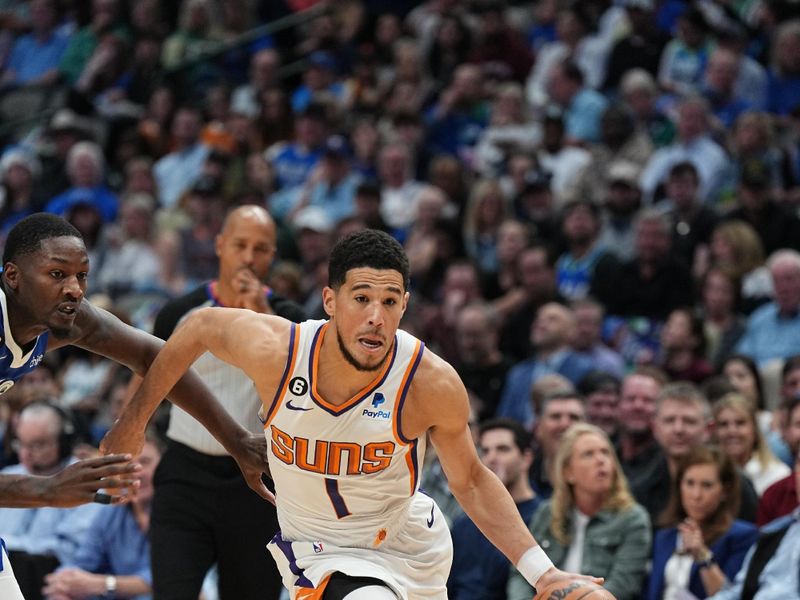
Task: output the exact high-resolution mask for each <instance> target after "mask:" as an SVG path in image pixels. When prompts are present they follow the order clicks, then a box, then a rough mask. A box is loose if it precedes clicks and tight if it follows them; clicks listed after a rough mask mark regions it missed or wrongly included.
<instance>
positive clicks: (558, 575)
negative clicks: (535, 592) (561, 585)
mask: <svg viewBox="0 0 800 600" xmlns="http://www.w3.org/2000/svg"><path fill="white" fill-rule="evenodd" d="M576 579H579V580H584V581H591V582H592V583H594V584H596V585H603V582H604V581H605V579H603V578H602V577H592V576H591V575H581V574H579V573H568V572H567V571H562V570H561V569H556V568H555V567H550V569H548V570H547V571H545V572H544V575H542V576H541V577H539V581H537V582H536V587H537V588H539V589H540V590H543V589H544V588H546V587H547V586H548V585H550V584H551V583H555V582H556V581H561V580H564V581H575V580H576Z"/></svg>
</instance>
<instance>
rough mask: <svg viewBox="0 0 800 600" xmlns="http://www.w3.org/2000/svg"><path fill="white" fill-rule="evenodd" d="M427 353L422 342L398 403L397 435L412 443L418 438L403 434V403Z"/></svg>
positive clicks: (415, 458) (405, 441)
mask: <svg viewBox="0 0 800 600" xmlns="http://www.w3.org/2000/svg"><path fill="white" fill-rule="evenodd" d="M423 354H425V343H424V342H420V344H419V352H417V356H416V358H415V359H414V364H413V365H412V366H411V372H410V373H409V374H408V379H407V380H406V383H405V385H404V386H403V389H402V391H401V392H400V400H399V402H398V403H397V408H395V410H396V411H397V435H399V436H400V439H401V440H402V441H403V442H404V443H406V444H410V443H412V442H414V443H416V440H410V439H408V438H407V437H406V436H405V435H403V421H402V419H403V405H404V404H405V403H406V395H407V394H408V390H409V388H410V387H411V382H412V381H413V380H414V374H415V373H416V372H417V367H418V366H419V363H420V361H421V360H422V355H423ZM416 460H417V456H416V454H415V455H414V463H415V465H414V466H416Z"/></svg>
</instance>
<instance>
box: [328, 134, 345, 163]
mask: <svg viewBox="0 0 800 600" xmlns="http://www.w3.org/2000/svg"><path fill="white" fill-rule="evenodd" d="M323 155H324V156H330V157H334V158H347V157H348V156H349V155H350V148H349V147H348V145H347V140H346V139H345V138H344V136H341V135H332V136H330V137H329V138H328V139H327V140H325V146H324V148H323Z"/></svg>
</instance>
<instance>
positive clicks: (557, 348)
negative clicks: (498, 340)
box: [497, 302, 593, 430]
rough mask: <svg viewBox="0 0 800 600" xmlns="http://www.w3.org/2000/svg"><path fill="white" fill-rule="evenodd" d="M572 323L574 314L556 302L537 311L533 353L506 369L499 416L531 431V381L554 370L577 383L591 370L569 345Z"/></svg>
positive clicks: (573, 324) (533, 381)
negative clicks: (507, 370) (513, 420)
mask: <svg viewBox="0 0 800 600" xmlns="http://www.w3.org/2000/svg"><path fill="white" fill-rule="evenodd" d="M575 326H576V323H575V314H574V313H573V312H572V310H571V309H570V308H569V307H568V306H564V305H563V304H560V303H558V302H548V303H547V304H545V305H543V306H542V307H541V308H540V309H539V310H538V311H537V312H536V319H535V320H534V321H533V326H532V327H531V332H530V339H531V343H532V344H533V348H534V352H533V355H532V356H531V357H530V358H528V359H527V360H524V361H522V362H521V363H518V364H517V365H515V366H514V367H513V368H512V369H511V370H510V371H509V372H508V375H507V376H506V381H505V385H504V386H503V394H502V397H501V399H500V404H499V406H498V407H497V416H498V417H507V418H510V419H516V420H517V421H519V422H520V423H522V424H523V425H525V426H526V427H528V428H529V429H531V430H532V428H533V425H534V421H535V415H534V413H533V408H532V407H531V387H532V386H533V384H534V383H536V382H537V381H538V380H539V379H540V378H541V377H543V376H545V375H550V374H552V373H555V374H557V375H561V376H563V377H566V378H567V379H568V380H569V381H570V382H571V383H572V384H573V385H577V384H578V382H579V381H580V380H581V379H583V377H584V376H585V375H587V374H588V373H589V372H590V371H591V370H592V368H593V365H592V361H591V359H589V358H587V357H585V356H582V355H580V354H578V353H577V352H575V351H574V350H572V348H571V347H570V344H571V342H572V339H573V337H574V335H575Z"/></svg>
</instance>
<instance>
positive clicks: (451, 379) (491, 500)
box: [404, 352, 602, 586]
mask: <svg viewBox="0 0 800 600" xmlns="http://www.w3.org/2000/svg"><path fill="white" fill-rule="evenodd" d="M413 385H414V397H413V398H414V402H413V406H414V411H415V414H414V415H412V419H410V424H411V425H412V427H413V426H415V424H416V426H421V428H425V427H427V429H428V431H429V433H430V436H431V442H433V445H434V446H435V448H436V452H437V454H438V456H439V460H440V462H441V464H442V468H443V470H444V473H445V475H446V476H447V482H448V484H449V486H450V490H451V491H452V492H453V495H454V496H455V498H456V500H458V503H459V504H460V505H461V507H462V508H463V509H464V512H466V513H467V515H468V516H469V518H470V519H472V521H473V522H474V523H475V525H477V526H478V528H479V529H480V530H481V532H482V533H483V534H484V535H485V536H486V538H487V539H488V540H489V541H490V542H492V544H494V545H495V546H496V547H497V548H498V549H499V550H500V551H501V552H502V553H503V554H505V555H506V557H507V558H508V559H509V560H510V561H511V563H512V564H513V565H516V566H517V568H518V569H519V570H520V572H521V573H522V574H523V575H524V576H525V577H526V579H528V581H529V582H530V583H531V585H533V586H536V584H537V582H538V583H539V585H540V586H545V585H547V584H549V583H551V582H552V581H555V580H556V579H562V578H576V577H578V576H576V575H573V574H569V573H564V572H563V571H560V570H558V569H556V568H555V567H553V565H552V563H551V562H550V561H549V559H548V558H547V557H546V556H545V555H544V553H543V551H542V550H541V548H540V547H539V545H538V543H537V542H536V540H535V539H534V538H533V535H532V534H531V532H530V530H529V529H528V526H527V525H526V524H525V523H524V522H523V520H522V517H521V516H520V514H519V510H518V509H517V506H516V504H515V503H514V501H513V500H512V498H511V495H510V494H509V493H508V491H507V490H506V488H505V486H504V485H503V483H502V482H501V481H500V480H499V479H498V478H497V476H496V475H495V474H494V473H492V471H491V470H489V469H488V468H487V467H486V466H484V464H483V463H482V462H481V461H480V459H479V458H478V454H477V451H476V449H475V444H474V443H473V441H472V436H471V435H470V432H469V400H468V398H467V391H466V389H465V388H464V384H463V383H462V382H461V380H460V379H459V377H458V375H457V374H456V372H455V370H454V369H453V367H452V366H450V365H449V364H447V363H446V362H445V361H443V360H442V359H440V358H439V357H437V356H436V355H434V354H433V353H430V352H428V353H426V356H425V360H423V363H422V364H421V365H420V371H419V372H418V373H417V375H416V377H415V378H414V384H413ZM404 422H405V419H404ZM590 579H592V580H593V581H595V582H596V583H600V582H601V581H602V580H599V579H596V578H590Z"/></svg>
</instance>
